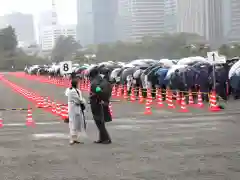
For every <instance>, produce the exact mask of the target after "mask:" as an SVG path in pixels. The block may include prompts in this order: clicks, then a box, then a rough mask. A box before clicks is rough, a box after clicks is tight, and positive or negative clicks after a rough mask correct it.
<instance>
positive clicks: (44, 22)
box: [38, 10, 52, 27]
mask: <svg viewBox="0 0 240 180" xmlns="http://www.w3.org/2000/svg"><path fill="white" fill-rule="evenodd" d="M51 25H52V11H51V10H48V11H44V12H42V13H40V15H39V23H38V26H39V27H46V26H51Z"/></svg>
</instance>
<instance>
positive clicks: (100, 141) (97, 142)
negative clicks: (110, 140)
mask: <svg viewBox="0 0 240 180" xmlns="http://www.w3.org/2000/svg"><path fill="white" fill-rule="evenodd" d="M102 142H103V141H102V140H97V141H94V143H96V144H100V143H102Z"/></svg>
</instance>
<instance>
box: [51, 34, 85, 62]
mask: <svg viewBox="0 0 240 180" xmlns="http://www.w3.org/2000/svg"><path fill="white" fill-rule="evenodd" d="M79 48H82V47H81V45H80V44H79V43H78V42H76V41H75V39H74V38H73V37H72V36H60V37H59V38H58V39H57V41H56V44H55V46H54V48H53V50H52V58H53V60H54V61H57V62H60V61H63V60H65V59H67V58H71V57H72V54H73V53H76V51H77V50H78V49H79Z"/></svg>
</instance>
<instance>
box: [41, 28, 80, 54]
mask: <svg viewBox="0 0 240 180" xmlns="http://www.w3.org/2000/svg"><path fill="white" fill-rule="evenodd" d="M62 35H63V36H72V37H73V38H74V39H75V40H76V26H75V25H67V26H61V25H55V26H46V27H44V28H42V29H41V39H40V44H41V48H42V50H43V51H51V50H52V49H53V47H54V45H55V43H56V40H57V39H58V37H59V36H62Z"/></svg>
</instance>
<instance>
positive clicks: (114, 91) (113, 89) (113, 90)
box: [112, 85, 116, 97]
mask: <svg viewBox="0 0 240 180" xmlns="http://www.w3.org/2000/svg"><path fill="white" fill-rule="evenodd" d="M115 96H116V86H115V85H114V86H113V88H112V97H115Z"/></svg>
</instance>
